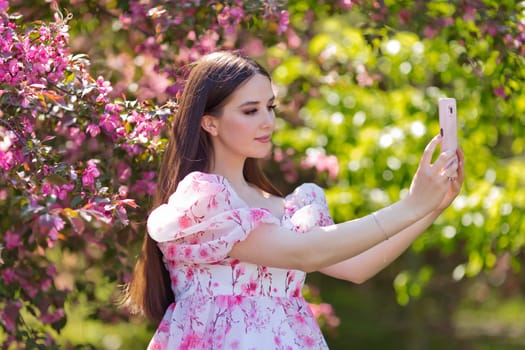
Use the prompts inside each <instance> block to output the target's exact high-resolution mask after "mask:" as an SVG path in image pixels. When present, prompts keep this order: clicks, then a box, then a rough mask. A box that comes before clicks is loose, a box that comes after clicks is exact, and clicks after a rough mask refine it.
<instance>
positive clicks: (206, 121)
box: [201, 114, 219, 136]
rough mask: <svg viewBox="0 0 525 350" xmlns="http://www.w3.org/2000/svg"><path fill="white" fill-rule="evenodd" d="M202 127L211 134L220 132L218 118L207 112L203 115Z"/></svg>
mask: <svg viewBox="0 0 525 350" xmlns="http://www.w3.org/2000/svg"><path fill="white" fill-rule="evenodd" d="M201 127H202V128H203V129H204V130H205V131H207V132H208V133H209V134H210V135H211V136H217V135H218V134H219V129H218V121H217V118H216V117H214V116H211V115H209V114H206V115H204V116H203V117H202V119H201Z"/></svg>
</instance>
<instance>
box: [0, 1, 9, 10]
mask: <svg viewBox="0 0 525 350" xmlns="http://www.w3.org/2000/svg"><path fill="white" fill-rule="evenodd" d="M8 8H9V1H7V0H0V11H1V12H4V11H6V10H7V9H8Z"/></svg>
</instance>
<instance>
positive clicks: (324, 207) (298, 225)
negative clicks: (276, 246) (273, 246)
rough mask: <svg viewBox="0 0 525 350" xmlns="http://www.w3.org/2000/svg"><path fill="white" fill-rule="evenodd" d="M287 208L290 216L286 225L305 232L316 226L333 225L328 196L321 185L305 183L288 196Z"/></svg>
mask: <svg viewBox="0 0 525 350" xmlns="http://www.w3.org/2000/svg"><path fill="white" fill-rule="evenodd" d="M286 208H287V210H288V214H289V216H290V220H289V221H288V225H285V227H287V228H289V229H291V230H294V231H296V232H300V233H304V232H307V231H310V230H311V229H312V228H314V227H316V226H329V225H333V224H334V221H333V219H332V217H331V216H330V212H329V209H328V204H327V202H326V196H325V193H324V191H323V189H322V188H321V187H319V186H318V185H316V184H313V183H305V184H303V185H301V186H299V187H297V189H296V190H295V191H294V192H293V193H291V194H290V195H289V196H288V197H287V204H286Z"/></svg>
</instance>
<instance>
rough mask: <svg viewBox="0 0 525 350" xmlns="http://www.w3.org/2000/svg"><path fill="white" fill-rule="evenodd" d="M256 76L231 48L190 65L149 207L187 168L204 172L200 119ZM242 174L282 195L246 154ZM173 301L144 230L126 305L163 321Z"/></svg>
mask: <svg viewBox="0 0 525 350" xmlns="http://www.w3.org/2000/svg"><path fill="white" fill-rule="evenodd" d="M255 74H262V75H264V76H266V77H268V79H271V78H270V75H269V74H268V72H267V71H266V70H265V69H264V68H263V67H262V66H261V65H259V64H258V63H257V62H255V61H254V60H252V59H250V58H246V57H243V56H241V55H239V54H236V53H232V52H225V51H221V52H215V53H212V54H209V55H207V56H204V57H202V58H201V59H200V60H199V61H198V62H197V63H196V64H195V65H194V66H193V68H192V69H191V73H190V75H189V77H188V80H187V82H186V85H185V87H184V91H183V93H182V96H181V98H180V101H179V102H178V109H177V113H176V115H175V118H174V120H173V125H172V128H171V131H170V135H169V136H170V139H169V144H168V147H167V149H166V151H165V153H164V155H163V158H162V162H161V166H160V172H159V176H158V179H157V187H156V190H155V196H154V200H153V202H154V203H153V207H154V208H156V207H157V206H159V205H161V204H163V203H166V202H167V201H168V198H169V196H170V195H171V194H172V193H173V192H175V190H176V189H177V185H178V184H179V182H180V181H181V180H182V179H183V178H184V177H185V176H186V175H188V174H189V173H191V172H192V171H203V172H207V171H209V170H210V166H211V164H210V162H211V160H212V154H213V149H212V144H211V141H210V138H209V135H208V133H207V132H205V131H204V130H203V129H202V128H201V118H202V117H203V116H204V115H206V114H209V115H220V112H221V109H222V107H223V105H224V103H225V102H226V99H227V98H228V97H229V96H230V95H231V94H232V93H233V92H234V91H235V90H236V89H237V88H238V87H239V86H240V85H241V84H242V83H243V82H245V81H246V80H247V79H249V78H250V77H252V76H254V75H255ZM243 174H244V177H245V179H246V181H247V182H249V183H252V184H254V185H256V186H258V187H259V188H261V189H263V190H264V191H266V192H268V193H272V194H275V195H281V193H280V192H279V191H278V190H277V189H276V188H275V187H274V186H273V185H272V184H271V183H270V181H269V180H268V179H267V178H266V176H265V175H264V174H263V172H262V171H261V168H260V165H259V163H258V161H257V159H253V158H248V159H247V160H246V162H245V164H244V169H243ZM173 301H174V295H173V292H172V290H171V283H170V277H169V273H168V271H167V270H166V268H165V266H164V263H163V261H162V253H161V251H160V250H159V248H158V247H157V242H155V241H154V240H153V239H152V238H151V237H150V236H149V235H148V234H146V235H145V236H144V243H143V245H142V251H141V255H140V257H139V259H138V261H137V263H136V265H135V270H134V273H133V278H132V280H131V282H130V284H129V285H128V288H127V295H126V304H127V306H129V307H130V308H131V310H133V311H135V312H139V313H142V314H144V315H145V316H146V317H148V318H149V319H150V320H152V321H154V322H158V321H160V320H161V319H162V316H163V315H164V312H165V311H166V308H167V307H168V306H169V305H170V304H171V303H172V302H173Z"/></svg>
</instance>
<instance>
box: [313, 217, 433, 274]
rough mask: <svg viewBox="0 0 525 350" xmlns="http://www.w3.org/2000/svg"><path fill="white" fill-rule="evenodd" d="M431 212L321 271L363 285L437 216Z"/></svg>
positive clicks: (393, 258)
mask: <svg viewBox="0 0 525 350" xmlns="http://www.w3.org/2000/svg"><path fill="white" fill-rule="evenodd" d="M439 214H440V212H432V213H430V214H428V215H427V216H425V217H424V218H422V219H421V220H419V221H417V222H415V223H414V224H412V225H410V226H409V227H407V228H405V229H403V230H401V231H400V232H399V233H397V234H395V235H393V236H392V237H391V238H389V239H388V240H386V241H384V242H381V243H379V244H377V245H376V246H374V247H372V248H370V249H368V250H366V251H364V252H363V253H361V254H359V255H356V256H355V257H352V258H350V259H347V260H345V261H343V262H340V263H337V264H334V265H332V266H329V267H326V268H324V269H321V270H320V272H322V273H325V274H327V275H330V276H332V277H335V278H339V279H344V280H348V281H352V282H355V283H363V282H365V281H366V280H368V279H370V278H371V277H373V276H374V275H375V274H377V273H378V272H380V271H381V270H383V269H384V268H385V267H386V266H388V265H389V264H390V263H392V262H393V261H394V260H395V259H397V258H398V257H399V256H400V255H401V254H402V253H403V252H404V251H405V250H406V249H407V248H408V247H409V246H410V244H412V242H413V241H414V240H415V239H416V238H417V237H418V236H419V235H421V233H423V232H424V231H425V230H426V229H427V228H428V227H429V226H430V225H432V223H433V222H434V221H435V220H436V218H437V217H438V216H439Z"/></svg>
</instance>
